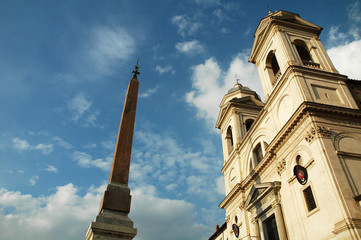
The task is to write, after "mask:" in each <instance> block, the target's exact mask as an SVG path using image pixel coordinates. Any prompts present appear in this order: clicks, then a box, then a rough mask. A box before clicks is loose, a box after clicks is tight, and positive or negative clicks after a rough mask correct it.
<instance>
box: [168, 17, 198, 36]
mask: <svg viewBox="0 0 361 240" xmlns="http://www.w3.org/2000/svg"><path fill="white" fill-rule="evenodd" d="M172 23H173V24H175V25H177V27H178V33H179V34H180V35H181V36H182V37H185V36H186V35H193V34H194V33H196V32H197V31H198V29H199V28H200V27H201V26H202V24H200V23H199V22H192V21H191V20H190V19H189V18H187V17H186V16H185V15H178V16H174V17H173V18H172Z"/></svg>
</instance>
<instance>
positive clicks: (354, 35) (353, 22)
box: [327, 1, 361, 47]
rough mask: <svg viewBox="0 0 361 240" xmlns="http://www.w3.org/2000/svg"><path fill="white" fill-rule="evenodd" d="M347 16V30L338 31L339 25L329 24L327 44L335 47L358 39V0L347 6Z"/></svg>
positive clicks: (359, 28) (360, 21)
mask: <svg viewBox="0 0 361 240" xmlns="http://www.w3.org/2000/svg"><path fill="white" fill-rule="evenodd" d="M347 16H348V20H349V22H348V23H347V24H346V26H347V27H348V28H349V29H348V31H347V32H342V31H340V26H331V28H330V30H329V32H328V39H327V45H328V46H330V47H337V46H340V45H346V44H349V43H350V42H352V41H357V40H360V32H361V27H360V25H361V8H360V2H359V1H355V2H353V3H351V4H349V5H348V6H347Z"/></svg>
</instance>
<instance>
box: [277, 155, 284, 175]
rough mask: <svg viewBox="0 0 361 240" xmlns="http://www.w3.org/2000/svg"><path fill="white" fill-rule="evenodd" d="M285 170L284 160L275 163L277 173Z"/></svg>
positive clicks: (279, 173)
mask: <svg viewBox="0 0 361 240" xmlns="http://www.w3.org/2000/svg"><path fill="white" fill-rule="evenodd" d="M285 170H286V160H285V159H282V160H281V161H280V162H278V163H277V173H278V175H280V176H281V173H282V172H284V171H285Z"/></svg>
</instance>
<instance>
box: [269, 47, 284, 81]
mask: <svg viewBox="0 0 361 240" xmlns="http://www.w3.org/2000/svg"><path fill="white" fill-rule="evenodd" d="M266 67H267V68H268V69H270V71H269V74H270V78H271V81H272V85H274V84H275V83H276V82H277V80H278V78H279V77H280V76H281V71H280V66H279V65H278V61H277V58H276V55H275V54H274V53H273V51H271V52H270V53H269V54H268V56H267V59H266Z"/></svg>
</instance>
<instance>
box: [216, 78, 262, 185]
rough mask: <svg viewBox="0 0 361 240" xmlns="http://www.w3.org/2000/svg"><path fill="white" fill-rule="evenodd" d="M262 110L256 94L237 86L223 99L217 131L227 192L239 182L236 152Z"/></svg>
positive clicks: (238, 157)
mask: <svg viewBox="0 0 361 240" xmlns="http://www.w3.org/2000/svg"><path fill="white" fill-rule="evenodd" d="M263 106H264V104H263V102H262V101H261V100H260V98H259V96H258V95H257V93H256V92H255V91H252V90H251V89H249V88H248V87H246V86H242V85H241V84H239V83H238V82H237V83H236V84H235V85H234V86H233V88H231V89H230V90H229V91H228V93H227V94H226V95H225V96H224V97H223V100H222V102H221V104H220V105H219V107H220V112H219V116H218V120H217V123H216V128H219V129H221V134H222V143H223V158H224V168H223V170H222V172H223V174H224V175H225V180H226V181H225V182H226V192H229V191H230V190H231V189H232V188H233V187H234V185H235V184H236V183H237V182H238V181H240V179H241V178H242V176H241V174H242V171H241V169H240V168H241V164H240V156H239V153H238V152H237V149H238V148H239V145H240V143H241V141H242V140H243V138H244V136H245V135H246V134H247V132H248V131H249V130H250V129H251V127H252V125H253V123H254V121H255V119H256V118H257V116H258V114H259V112H260V110H261V109H262V107H263Z"/></svg>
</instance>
